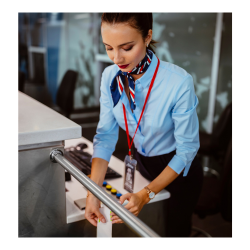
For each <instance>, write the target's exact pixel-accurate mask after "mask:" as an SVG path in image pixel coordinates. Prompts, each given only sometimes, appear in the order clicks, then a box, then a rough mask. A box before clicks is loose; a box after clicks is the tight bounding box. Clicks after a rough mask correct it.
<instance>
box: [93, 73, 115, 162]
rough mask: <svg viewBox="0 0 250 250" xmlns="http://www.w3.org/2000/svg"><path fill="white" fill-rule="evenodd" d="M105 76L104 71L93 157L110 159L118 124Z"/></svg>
mask: <svg viewBox="0 0 250 250" xmlns="http://www.w3.org/2000/svg"><path fill="white" fill-rule="evenodd" d="M106 81H107V79H106V78H105V71H104V72H103V74H102V80H101V88H100V90H101V97H100V119H99V123H98V126H97V129H96V135H95V136H94V139H93V150H94V152H93V156H92V159H93V158H102V159H104V160H106V161H108V162H109V161H110V158H111V155H112V154H113V152H114V150H115V146H116V143H117V140H118V133H119V125H118V123H117V121H116V119H115V117H114V114H113V111H112V103H111V98H110V91H109V89H108V88H109V84H107V82H106Z"/></svg>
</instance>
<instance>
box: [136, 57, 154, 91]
mask: <svg viewBox="0 0 250 250" xmlns="http://www.w3.org/2000/svg"><path fill="white" fill-rule="evenodd" d="M157 62H158V60H157V57H156V56H155V54H154V53H153V57H152V61H151V63H150V65H149V67H148V69H147V71H146V72H145V73H144V74H143V76H142V77H141V78H139V79H138V80H136V81H135V84H139V83H140V84H141V86H142V87H143V88H144V89H145V88H147V86H148V85H149V84H150V82H151V80H152V78H153V75H154V72H155V69H156V66H157Z"/></svg>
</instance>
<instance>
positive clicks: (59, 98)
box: [56, 70, 78, 118]
mask: <svg viewBox="0 0 250 250" xmlns="http://www.w3.org/2000/svg"><path fill="white" fill-rule="evenodd" d="M77 77H78V72H76V71H73V70H67V72H66V73H65V75H64V76H63V79H62V81H61V84H60V86H59V89H58V91H57V95H56V104H57V106H58V107H59V108H60V109H61V110H62V111H63V113H64V114H65V116H66V117H67V118H69V116H70V113H71V112H72V110H73V109H74V91H75V86H76V81H77ZM59 112H60V111H59Z"/></svg>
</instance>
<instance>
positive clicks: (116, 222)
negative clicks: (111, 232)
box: [112, 219, 123, 224]
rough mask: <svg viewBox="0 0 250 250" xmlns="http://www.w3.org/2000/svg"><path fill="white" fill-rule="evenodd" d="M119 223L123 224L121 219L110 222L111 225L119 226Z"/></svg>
mask: <svg viewBox="0 0 250 250" xmlns="http://www.w3.org/2000/svg"><path fill="white" fill-rule="evenodd" d="M120 223H123V221H122V220H121V219H118V220H115V221H113V220H112V224H120Z"/></svg>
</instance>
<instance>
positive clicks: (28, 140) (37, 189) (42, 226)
mask: <svg viewBox="0 0 250 250" xmlns="http://www.w3.org/2000/svg"><path fill="white" fill-rule="evenodd" d="M18 98H19V100H18V181H19V190H18V199H19V200H18V213H19V216H18V219H19V223H18V224H19V233H18V234H19V237H46V236H52V237H57V236H66V235H67V219H66V218H67V215H66V197H65V170H64V169H63V168H62V167H61V166H60V165H59V164H58V163H52V162H51V161H50V152H51V151H52V150H53V149H54V148H57V149H60V150H61V151H62V152H63V151H64V141H65V140H69V139H76V138H80V137H81V133H82V132H81V131H82V130H81V126H79V125H77V124H76V123H74V122H72V121H71V120H69V119H67V118H66V117H64V116H62V115H60V114H59V113H57V112H55V111H54V110H52V109H50V108H48V107H47V106H45V105H43V104H41V103H39V102H38V101H36V100H34V99H33V98H31V97H29V96H27V95H25V94H23V93H21V92H19V94H18Z"/></svg>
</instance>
